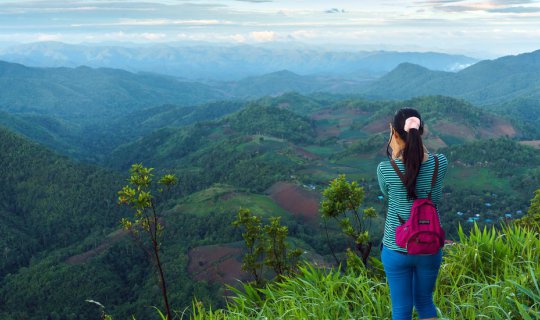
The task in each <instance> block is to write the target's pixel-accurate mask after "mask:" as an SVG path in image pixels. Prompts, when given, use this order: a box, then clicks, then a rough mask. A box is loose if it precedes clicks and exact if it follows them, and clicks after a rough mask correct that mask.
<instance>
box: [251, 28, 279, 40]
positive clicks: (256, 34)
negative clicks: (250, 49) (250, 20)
mask: <svg viewBox="0 0 540 320" xmlns="http://www.w3.org/2000/svg"><path fill="white" fill-rule="evenodd" d="M249 36H250V37H251V39H253V40H255V41H257V42H268V41H274V40H275V39H276V36H277V35H276V33H275V32H274V31H253V32H250V33H249Z"/></svg>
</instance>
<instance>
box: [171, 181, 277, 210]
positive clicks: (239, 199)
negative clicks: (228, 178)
mask: <svg viewBox="0 0 540 320" xmlns="http://www.w3.org/2000/svg"><path fill="white" fill-rule="evenodd" d="M240 208H250V210H251V211H252V212H254V213H256V214H257V215H264V216H275V215H280V216H282V215H287V212H286V211H285V210H283V209H282V208H281V207H279V206H278V205H277V204H276V203H275V202H274V201H273V200H272V199H271V198H270V197H268V196H265V195H259V194H252V193H248V192H247V191H242V190H238V189H235V188H234V187H232V186H229V185H224V184H215V185H213V186H212V187H210V188H208V189H205V190H203V191H199V192H197V193H194V194H192V195H190V196H188V197H186V198H184V199H182V200H181V201H180V202H179V203H178V204H177V205H176V206H175V207H174V209H172V211H175V212H184V213H191V214H196V215H200V216H207V215H210V214H212V213H218V212H234V213H236V212H237V211H238V210H239V209H240Z"/></svg>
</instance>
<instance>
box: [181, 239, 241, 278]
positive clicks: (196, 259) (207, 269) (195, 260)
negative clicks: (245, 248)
mask: <svg viewBox="0 0 540 320" xmlns="http://www.w3.org/2000/svg"><path fill="white" fill-rule="evenodd" d="M188 256H189V263H188V272H189V273H190V275H191V277H192V278H193V279H195V280H197V281H209V282H213V283H221V284H230V285H233V284H235V283H236V282H237V280H242V281H246V280H249V277H248V275H247V274H246V273H245V272H244V271H242V249H241V248H239V247H233V246H232V245H226V244H222V245H209V246H200V247H195V248H193V249H191V250H189V252H188Z"/></svg>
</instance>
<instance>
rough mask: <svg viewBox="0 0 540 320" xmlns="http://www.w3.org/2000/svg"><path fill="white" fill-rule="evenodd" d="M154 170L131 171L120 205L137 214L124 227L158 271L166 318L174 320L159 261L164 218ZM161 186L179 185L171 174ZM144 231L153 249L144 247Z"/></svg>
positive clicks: (133, 168)
mask: <svg viewBox="0 0 540 320" xmlns="http://www.w3.org/2000/svg"><path fill="white" fill-rule="evenodd" d="M153 170H154V169H153V168H147V167H144V166H143V165H142V164H134V165H132V166H131V169H130V174H131V176H130V178H129V180H128V181H129V184H128V185H126V186H124V187H123V188H122V190H120V191H119V192H118V194H119V197H118V204H121V205H128V206H131V208H132V209H133V210H135V214H134V219H133V220H130V219H126V218H122V221H121V222H122V226H123V227H124V229H126V230H128V231H130V232H131V234H132V235H133V236H134V237H135V238H136V240H137V241H139V242H140V243H141V245H142V246H143V248H144V249H145V250H146V252H147V253H148V255H149V258H150V259H152V261H153V262H154V263H155V265H156V267H157V269H158V271H159V280H160V286H161V290H162V293H163V303H164V304H165V309H166V310H167V318H168V319H172V317H171V311H170V307H169V300H168V296H167V286H166V283H165V275H164V273H163V266H162V263H161V260H160V258H159V251H160V247H161V245H160V238H161V236H162V233H163V225H162V223H161V222H160V219H161V217H159V216H158V212H157V203H156V200H155V198H154V196H152V187H153V184H152V177H153V174H152V173H151V172H152V171H153ZM158 184H160V185H162V186H164V187H166V188H171V187H172V186H173V185H174V184H176V177H175V176H174V175H172V174H165V175H163V176H162V177H161V178H160V179H159V181H158ZM160 191H161V192H162V191H163V190H162V189H160ZM141 231H142V232H144V233H145V234H146V235H147V236H148V237H149V238H150V249H148V248H147V247H145V244H144V240H143V239H144V238H143V237H142V235H141ZM150 250H151V251H150Z"/></svg>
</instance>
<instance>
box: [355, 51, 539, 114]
mask: <svg viewBox="0 0 540 320" xmlns="http://www.w3.org/2000/svg"><path fill="white" fill-rule="evenodd" d="M539 61H540V50H538V51H534V52H530V53H524V54H520V55H517V56H506V57H502V58H499V59H496V60H492V61H481V62H478V63H476V64H474V65H472V66H470V67H468V68H465V69H463V70H461V71H459V72H457V73H450V72H442V71H430V70H428V69H425V68H423V67H420V66H416V65H412V64H409V63H403V64H400V65H399V66H398V67H397V68H396V69H394V70H393V71H392V72H390V73H388V74H387V75H385V76H384V77H382V78H381V79H380V80H378V81H376V82H375V83H373V84H372V85H370V86H369V87H368V88H367V89H366V90H365V91H364V94H366V95H367V96H369V97H373V98H384V99H388V98H393V99H407V98H411V97H415V96H422V95H435V94H438V95H447V96H452V97H459V98H463V99H466V100H467V101H470V102H472V103H475V104H480V105H491V104H499V103H504V102H508V101H511V100H513V99H517V98H526V99H537V100H538V99H539V98H540V96H539V92H540V90H539V88H540V72H539V70H540V62H539Z"/></svg>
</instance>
